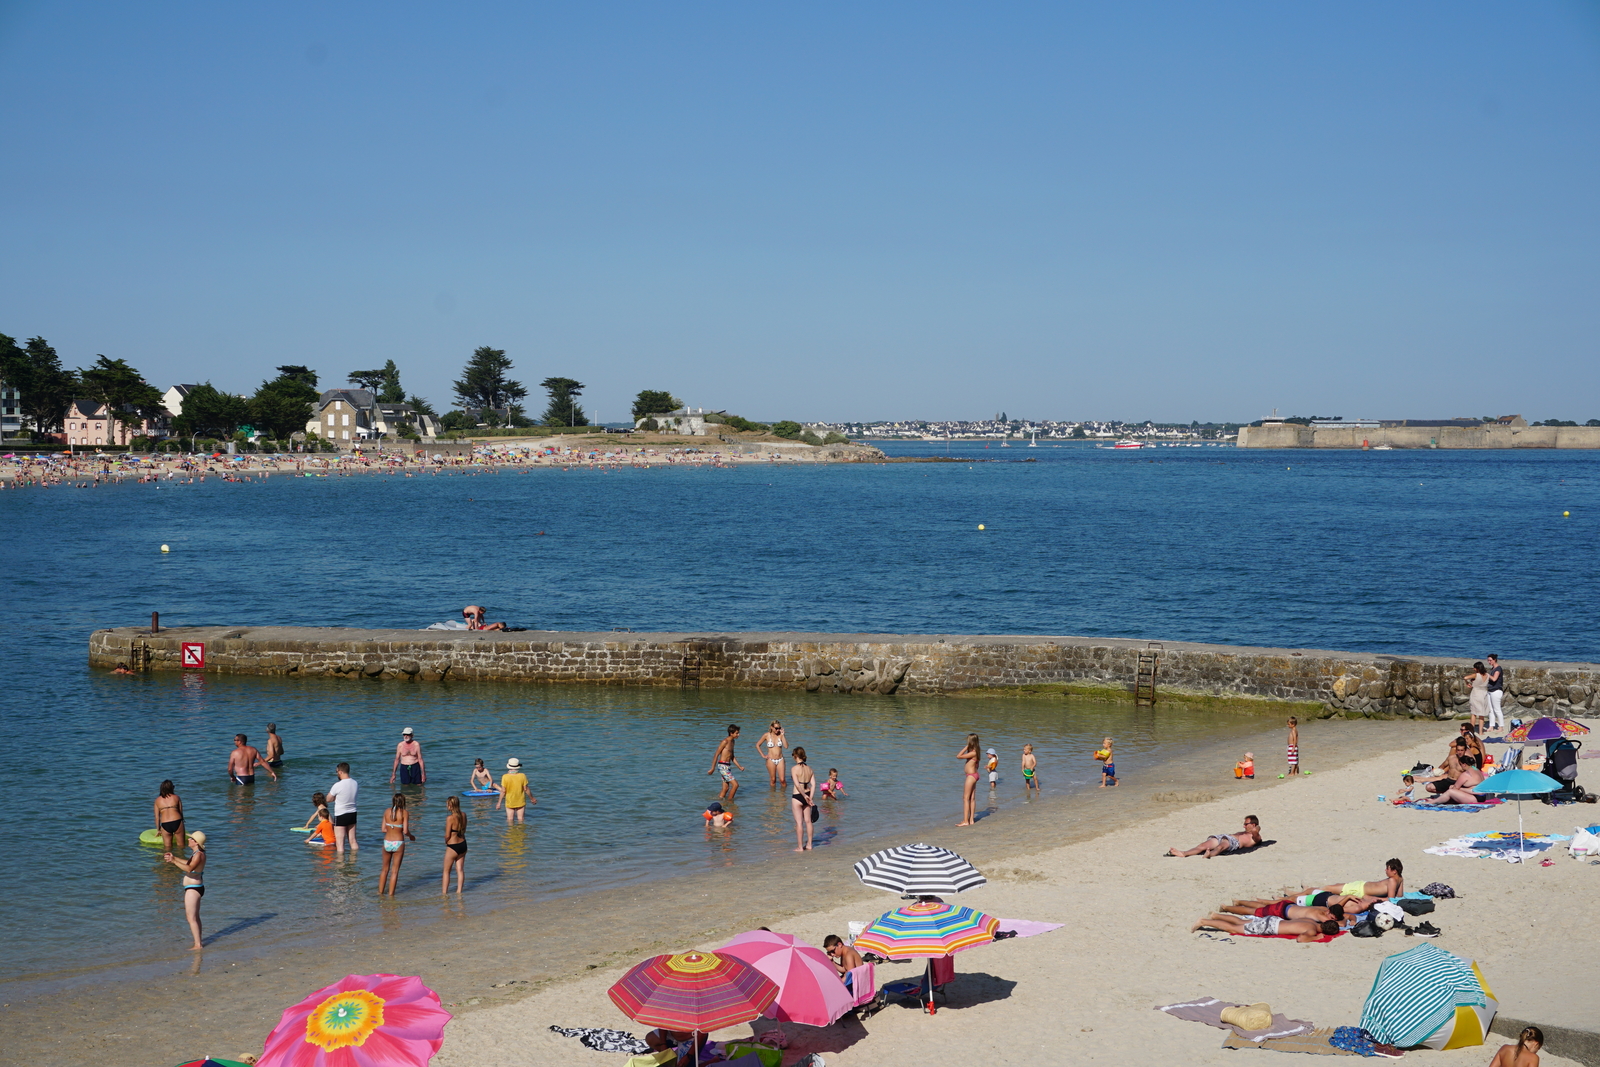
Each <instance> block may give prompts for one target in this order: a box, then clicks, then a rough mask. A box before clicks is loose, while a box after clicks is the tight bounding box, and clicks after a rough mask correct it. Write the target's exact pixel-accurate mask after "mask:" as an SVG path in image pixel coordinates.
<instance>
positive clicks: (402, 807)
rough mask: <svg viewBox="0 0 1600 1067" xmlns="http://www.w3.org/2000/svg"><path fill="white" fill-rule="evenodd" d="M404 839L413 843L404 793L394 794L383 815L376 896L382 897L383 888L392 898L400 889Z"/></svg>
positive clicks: (414, 835) (415, 836) (404, 849)
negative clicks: (380, 871) (380, 859)
mask: <svg viewBox="0 0 1600 1067" xmlns="http://www.w3.org/2000/svg"><path fill="white" fill-rule="evenodd" d="M406 838H410V839H411V840H413V841H415V840H416V839H417V835H416V834H414V833H412V832H411V815H410V813H409V812H407V811H406V798H405V794H404V793H396V794H395V795H394V799H393V800H392V801H391V802H390V806H389V809H388V810H387V811H385V812H384V813H383V873H382V874H380V875H378V895H379V896H380V897H381V896H383V895H384V892H385V886H387V887H388V889H387V892H388V894H389V895H390V896H391V897H392V896H394V891H395V890H396V889H398V888H400V864H401V863H402V862H404V860H405V858H406Z"/></svg>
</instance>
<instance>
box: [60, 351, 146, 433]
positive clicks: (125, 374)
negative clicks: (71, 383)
mask: <svg viewBox="0 0 1600 1067" xmlns="http://www.w3.org/2000/svg"><path fill="white" fill-rule="evenodd" d="M78 380H79V382H80V383H82V386H83V392H84V394H85V395H87V396H88V397H89V398H90V399H91V400H98V401H99V402H100V403H102V404H104V405H105V406H106V413H107V416H106V421H107V422H111V423H118V422H120V423H122V424H123V425H125V426H137V425H138V424H140V423H142V422H143V421H144V419H145V418H146V417H148V416H152V415H155V414H157V413H158V412H160V411H161V410H162V406H163V401H162V399H161V390H159V389H157V388H156V387H155V386H153V385H151V384H150V383H149V382H147V381H145V380H144V376H143V375H141V374H140V373H139V372H138V371H136V370H134V369H133V368H132V367H130V366H128V361H127V360H125V359H107V358H106V357H105V356H98V355H97V356H96V357H95V361H94V366H92V367H90V368H88V369H87V370H80V371H79V372H78ZM110 437H111V438H113V439H114V438H115V432H114V429H113V433H112V434H111V435H110Z"/></svg>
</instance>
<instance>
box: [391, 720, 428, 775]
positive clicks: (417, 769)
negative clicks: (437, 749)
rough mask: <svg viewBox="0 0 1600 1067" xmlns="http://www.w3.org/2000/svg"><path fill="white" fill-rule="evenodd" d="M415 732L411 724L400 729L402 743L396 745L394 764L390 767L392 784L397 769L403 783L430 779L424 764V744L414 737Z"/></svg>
mask: <svg viewBox="0 0 1600 1067" xmlns="http://www.w3.org/2000/svg"><path fill="white" fill-rule="evenodd" d="M415 733H416V731H415V730H413V729H411V727H409V726H407V727H406V728H405V729H404V730H401V731H400V743H399V744H398V745H395V746H394V766H392V767H390V768H389V784H390V785H394V776H395V772H396V771H398V772H399V773H400V784H401V785H422V784H423V783H424V782H426V781H427V780H428V771H427V769H426V768H425V767H423V765H422V746H421V745H419V744H418V743H417V741H416V738H415V737H413V734H415Z"/></svg>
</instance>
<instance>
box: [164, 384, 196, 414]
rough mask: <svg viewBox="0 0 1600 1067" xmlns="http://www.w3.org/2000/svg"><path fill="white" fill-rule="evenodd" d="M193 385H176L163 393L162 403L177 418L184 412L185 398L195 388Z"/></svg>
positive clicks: (168, 412)
mask: <svg viewBox="0 0 1600 1067" xmlns="http://www.w3.org/2000/svg"><path fill="white" fill-rule="evenodd" d="M194 388H195V387H194V386H193V385H174V386H173V387H172V388H170V389H168V390H167V391H166V392H165V393H162V394H161V404H162V406H163V407H165V408H166V409H167V414H169V415H171V416H172V417H173V418H177V417H178V416H179V415H182V414H183V398H184V397H186V396H188V395H189V393H190V392H191V391H193V390H194Z"/></svg>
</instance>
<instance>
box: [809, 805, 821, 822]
mask: <svg viewBox="0 0 1600 1067" xmlns="http://www.w3.org/2000/svg"><path fill="white" fill-rule="evenodd" d="M820 818H822V811H821V810H820V809H819V808H818V807H817V806H816V805H815V804H813V805H811V821H812V822H816V821H817V820H818V819H820Z"/></svg>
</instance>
